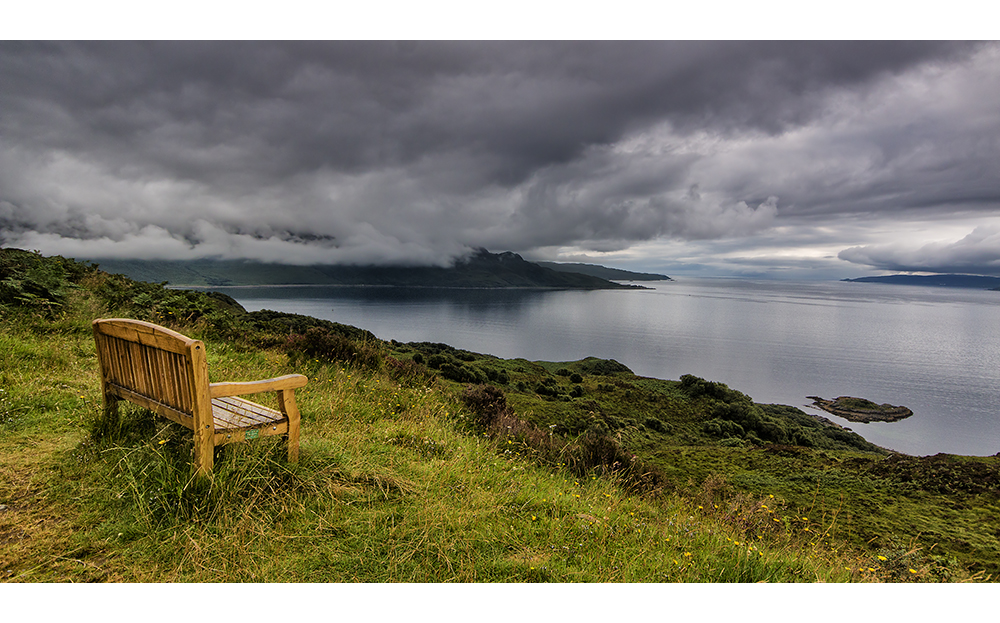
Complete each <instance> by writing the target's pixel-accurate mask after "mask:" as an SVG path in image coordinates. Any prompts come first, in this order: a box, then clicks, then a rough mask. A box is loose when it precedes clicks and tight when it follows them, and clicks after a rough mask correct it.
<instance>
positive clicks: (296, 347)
mask: <svg viewBox="0 0 1000 623" xmlns="http://www.w3.org/2000/svg"><path fill="white" fill-rule="evenodd" d="M285 352H286V353H288V356H289V357H290V358H291V359H292V361H293V362H296V363H297V362H298V361H300V360H301V359H303V358H305V359H321V360H324V361H330V362H344V363H350V364H355V365H359V366H362V367H365V368H370V369H377V368H379V367H380V364H381V361H382V355H381V353H380V352H379V350H378V349H377V348H376V347H375V346H371V345H368V344H363V343H362V344H358V343H356V342H354V341H352V340H349V339H347V338H346V337H344V336H342V335H337V334H334V333H331V332H330V331H328V330H326V329H323V328H320V327H311V328H310V329H307V330H306V332H305V335H293V336H291V337H289V338H288V340H287V341H286V342H285Z"/></svg>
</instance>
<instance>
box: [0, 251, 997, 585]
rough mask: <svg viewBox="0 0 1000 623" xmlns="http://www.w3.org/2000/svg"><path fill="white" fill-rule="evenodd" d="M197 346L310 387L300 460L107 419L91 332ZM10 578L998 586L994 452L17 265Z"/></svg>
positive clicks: (20, 258) (694, 384) (37, 264)
mask: <svg viewBox="0 0 1000 623" xmlns="http://www.w3.org/2000/svg"><path fill="white" fill-rule="evenodd" d="M97 317H133V318H138V319H142V320H148V321H152V322H156V323H159V324H163V325H166V326H169V327H171V328H174V329H176V330H179V331H181V332H183V333H185V334H187V335H191V336H192V337H197V338H199V339H203V340H205V341H206V345H207V350H208V356H209V365H210V370H211V373H212V375H213V379H212V380H233V381H237V380H253V379H259V378H267V377H272V376H278V375H281V374H286V373H289V372H300V373H303V374H307V375H308V376H309V379H310V382H309V385H308V386H307V387H305V388H304V389H302V390H299V392H297V397H298V399H299V400H298V402H299V406H300V409H301V411H302V415H303V422H302V454H301V460H300V462H299V463H298V464H293V465H290V464H287V463H286V462H285V461H284V458H283V455H284V452H283V448H282V447H281V445H280V440H273V439H271V440H259V441H257V442H254V443H251V444H244V445H234V446H224V447H223V448H220V449H219V450H218V451H217V458H216V469H215V472H214V474H213V476H212V478H211V479H195V478H192V476H191V469H190V461H191V439H190V435H189V433H188V431H187V430H186V429H182V428H180V427H177V426H176V425H174V424H172V423H170V422H167V421H165V420H162V419H155V418H153V417H152V416H151V415H150V414H149V413H148V412H145V411H143V410H141V409H138V408H131V409H127V410H125V413H124V415H123V417H122V419H121V421H119V422H110V421H107V420H105V418H104V416H103V414H102V409H101V405H100V396H99V381H98V378H97V369H96V358H95V355H94V346H93V338H92V334H91V330H90V322H91V320H93V319H94V318H97ZM0 323H2V324H0V326H2V329H0V578H2V579H3V580H4V581H8V582H39V581H127V582H151V581H156V582H161V581H185V582H217V581H241V582H242V581H257V582H278V581H281V582H288V581H291V582H348V581H364V582H381V581H422V582H448V581H459V582H473V581H476V582H487V581H488V582H533V581H550V582H575V581H591V582H623V581H627V582H662V581H670V582H676V581H697V582H756V581H773V582H791V581H806V582H812V581H955V580H968V579H980V580H983V579H991V578H992V577H995V573H996V570H997V566H998V561H1000V557H998V553H1000V548H998V534H997V531H996V529H995V525H996V524H995V521H994V518H995V517H996V516H997V510H998V504H997V501H998V499H1000V495H998V493H1000V482H998V477H997V476H998V461H1000V459H998V458H996V457H985V458H978V457H977V458H974V457H955V456H943V455H939V456H935V457H924V458H917V457H908V456H903V455H897V454H892V453H888V452H886V451H884V450H882V449H880V448H877V447H875V446H872V445H871V444H869V443H867V442H865V441H864V440H863V439H861V438H860V437H858V436H857V435H855V434H853V433H851V432H849V431H846V430H844V429H841V428H839V427H836V426H833V425H830V424H829V423H827V422H824V421H823V420H821V419H819V418H815V417H811V416H808V415H806V414H804V413H802V412H801V411H799V410H798V409H794V408H792V407H786V406H781V405H760V404H756V403H754V402H753V401H752V400H751V399H750V398H749V397H747V396H746V395H744V394H742V393H740V392H738V391H735V390H733V389H730V388H728V387H726V386H725V385H722V384H720V383H713V382H710V381H707V380H704V379H699V378H697V377H693V376H684V377H682V378H681V379H680V380H677V381H667V380H659V379H649V378H642V377H638V376H636V375H634V374H632V373H631V372H630V371H629V370H628V368H627V367H626V366H625V365H624V364H622V363H620V362H616V361H610V360H601V359H594V358H588V359H584V360H582V361H577V362H561V363H555V362H531V361H525V360H503V359H498V358H495V357H491V356H489V355H484V354H479V353H473V352H469V351H463V350H457V349H454V348H451V347H449V346H448V345H445V344H428V343H419V344H417V343H412V344H401V343H397V342H387V341H383V340H380V339H378V338H376V337H375V336H374V335H372V334H371V333H369V332H367V331H364V330H362V329H358V328H355V327H350V326H345V325H341V324H337V323H333V322H328V321H322V320H317V319H314V318H309V317H305V316H297V315H292V314H282V313H277V312H268V311H261V312H253V313H248V312H246V311H244V310H243V309H242V308H241V307H240V306H239V305H238V304H236V303H235V301H233V300H232V299H230V298H228V297H226V296H224V295H218V294H205V293H199V292H190V291H177V290H169V289H166V288H164V287H163V286H161V285H156V284H150V283H143V282H136V281H132V280H130V279H128V278H125V277H123V276H121V275H109V274H107V273H104V272H102V271H100V270H97V269H96V268H95V267H94V266H92V265H87V264H81V263H77V262H74V261H72V260H67V259H64V258H60V257H48V258H46V257H42V256H39V255H37V254H33V253H28V252H24V251H18V250H14V249H3V250H0Z"/></svg>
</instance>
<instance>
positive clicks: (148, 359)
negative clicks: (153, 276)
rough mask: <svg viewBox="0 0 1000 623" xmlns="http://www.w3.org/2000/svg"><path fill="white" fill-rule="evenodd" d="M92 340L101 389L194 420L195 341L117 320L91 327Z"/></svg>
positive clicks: (160, 328) (157, 327)
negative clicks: (105, 386)
mask: <svg viewBox="0 0 1000 623" xmlns="http://www.w3.org/2000/svg"><path fill="white" fill-rule="evenodd" d="M94 338H95V340H96V343H97V349H98V356H99V359H100V362H101V374H102V375H103V377H104V382H105V383H110V384H111V385H112V386H116V387H118V388H122V389H125V390H128V391H131V392H134V393H136V394H138V395H140V396H142V397H144V398H147V399H148V400H150V401H152V402H154V403H157V404H160V405H164V406H166V407H169V408H170V409H173V410H175V411H179V412H181V413H184V414H186V415H188V416H193V415H194V409H195V390H194V387H193V385H192V383H193V381H194V371H193V370H192V362H191V357H190V356H189V347H190V346H191V345H192V344H194V343H195V342H197V340H192V339H190V338H187V337H185V336H183V335H181V334H179V333H176V332H174V331H170V330H169V329H165V328H163V327H159V326H156V325H153V324H150V323H146V322H140V321H137V320H122V319H110V320H97V321H95V322H94ZM154 410H155V409H154Z"/></svg>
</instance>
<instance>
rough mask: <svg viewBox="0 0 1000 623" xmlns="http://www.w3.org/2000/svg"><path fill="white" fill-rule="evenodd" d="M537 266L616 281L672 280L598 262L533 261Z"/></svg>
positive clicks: (654, 274)
mask: <svg viewBox="0 0 1000 623" xmlns="http://www.w3.org/2000/svg"><path fill="white" fill-rule="evenodd" d="M535 263H536V264H538V265H539V266H543V267H545V268H551V269H552V270H557V271H559V272H567V273H580V274H581V275H591V276H593V277H600V278H601V279H609V280H611V279H614V280H618V281H673V279H671V278H670V277H667V276H666V275H660V274H657V273H634V272H632V271H630V270H622V269H620V268H608V267H607V266H601V265H600V264H576V263H571V262H535Z"/></svg>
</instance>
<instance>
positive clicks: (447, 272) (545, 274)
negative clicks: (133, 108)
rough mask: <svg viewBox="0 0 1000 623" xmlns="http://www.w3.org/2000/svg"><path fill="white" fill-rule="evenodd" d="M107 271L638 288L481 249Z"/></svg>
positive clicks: (215, 280) (109, 262) (128, 266)
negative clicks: (448, 259)
mask: <svg viewBox="0 0 1000 623" xmlns="http://www.w3.org/2000/svg"><path fill="white" fill-rule="evenodd" d="M94 261H95V262H96V263H97V264H98V265H99V266H100V268H101V270H104V271H105V272H109V273H121V274H123V275H125V276H127V277H129V278H131V279H135V280H138V281H148V282H153V283H162V282H167V283H168V284H170V285H172V286H199V287H204V286H209V287H211V286H255V285H365V286H410V287H438V288H551V289H579V290H605V289H621V288H636V287H639V286H628V285H624V284H618V283H614V282H612V281H609V280H607V279H604V278H601V277H596V276H594V275H588V274H581V273H578V272H566V271H559V270H554V269H551V268H547V267H544V266H540V265H538V264H536V263H533V262H528V261H526V260H524V258H522V257H521V256H520V255H518V254H517V253H511V252H509V251H508V252H504V253H490V252H489V251H487V250H486V249H479V250H477V251H476V252H474V253H473V254H472V255H470V256H469V257H468V258H466V259H464V260H460V261H458V262H456V263H455V265H454V266H452V267H450V268H443V267H438V266H411V267H406V266H339V265H314V266H295V265H286V264H272V263H265V262H253V261H243V260H211V259H202V260H113V259H104V260H101V259H97V260H94Z"/></svg>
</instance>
